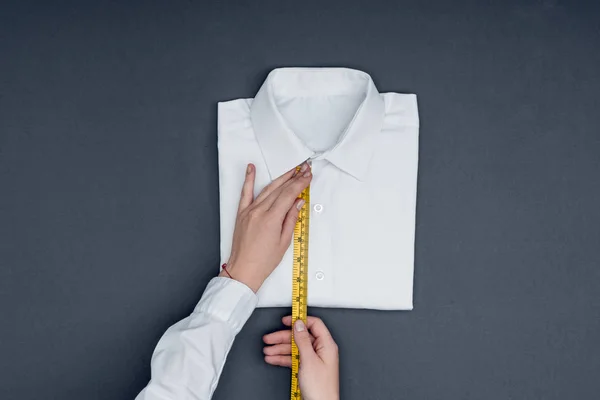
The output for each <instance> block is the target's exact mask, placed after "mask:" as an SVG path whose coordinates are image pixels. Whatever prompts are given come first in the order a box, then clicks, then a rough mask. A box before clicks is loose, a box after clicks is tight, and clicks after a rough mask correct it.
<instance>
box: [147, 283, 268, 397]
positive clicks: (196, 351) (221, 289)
mask: <svg viewBox="0 0 600 400" xmlns="http://www.w3.org/2000/svg"><path fill="white" fill-rule="evenodd" d="M257 302H258V298H257V296H256V294H255V293H254V292H253V291H252V290H251V289H250V288H248V287H247V286H246V285H244V284H243V283H240V282H238V281H235V280H233V279H229V278H220V277H219V278H213V279H212V280H211V281H210V283H209V284H208V286H207V287H206V290H205V291H204V294H203V295H202V298H201V299H200V302H199V303H198V305H197V306H196V308H195V309H194V312H192V314H191V315H190V316H189V317H187V318H185V319H183V320H181V321H179V322H178V323H176V324H175V325H173V326H171V327H170V328H169V329H168V330H167V331H166V332H165V334H164V335H163V336H162V338H161V339H160V341H159V342H158V344H157V346H156V349H155V350H154V354H153V355H152V362H151V380H150V383H148V386H147V387H146V388H145V389H144V390H142V392H141V393H140V394H139V395H138V396H137V397H136V400H208V399H210V398H211V397H212V395H213V392H214V390H215V388H216V387H217V383H218V381H219V376H220V375H221V371H222V370H223V365H224V364H225V359H226V358H227V354H228V353H229V350H230V349H231V345H232V344H233V340H234V339H235V336H236V335H237V334H238V333H239V331H240V330H241V329H242V327H243V326H244V324H245V323H246V321H247V320H248V318H249V317H250V315H251V314H252V312H253V311H254V309H255V308H256V304H257Z"/></svg>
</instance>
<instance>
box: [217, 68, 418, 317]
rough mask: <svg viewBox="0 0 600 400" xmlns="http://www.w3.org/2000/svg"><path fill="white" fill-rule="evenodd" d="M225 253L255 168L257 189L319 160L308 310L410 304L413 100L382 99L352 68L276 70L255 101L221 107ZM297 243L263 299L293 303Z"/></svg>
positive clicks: (262, 293)
mask: <svg viewBox="0 0 600 400" xmlns="http://www.w3.org/2000/svg"><path fill="white" fill-rule="evenodd" d="M218 111H219V114H218V121H219V122H218V125H219V126H218V136H219V140H218V143H219V182H220V200H221V257H222V260H223V262H226V261H227V258H228V257H229V254H230V251H231V240H232V237H233V228H234V225H235V217H236V211H237V206H238V202H239V197H240V191H241V187H242V183H243V179H244V171H245V168H246V164H247V163H250V162H252V163H254V164H255V165H256V171H257V174H256V186H255V191H256V194H258V193H259V192H260V191H261V190H262V189H263V188H264V186H266V185H267V184H268V183H269V182H271V181H272V179H274V178H276V177H278V176H280V175H281V174H283V173H284V172H286V171H287V170H289V169H291V168H293V167H294V166H296V165H298V164H300V163H301V162H303V161H304V160H306V159H309V158H310V159H311V160H312V171H313V175H314V176H313V180H312V183H311V189H310V195H311V205H310V206H311V216H310V218H311V219H310V236H309V237H310V243H309V270H310V271H309V282H308V287H309V289H308V304H309V305H310V306H321V307H348V308H372V309H383V310H388V309H389V310H407V309H412V293H413V259H414V233H415V207H416V188H417V161H418V136H419V117H418V112H417V100H416V96H415V95H413V94H397V93H386V94H380V93H379V92H378V91H377V89H376V87H375V85H374V84H373V81H372V80H371V77H370V76H369V75H368V74H366V73H364V72H361V71H356V70H351V69H345V68H284V69H276V70H274V71H272V72H271V73H270V74H269V76H268V77H267V80H266V81H265V83H264V84H263V86H262V87H261V88H260V90H259V91H258V93H257V94H256V97H255V98H254V99H239V100H233V101H227V102H222V103H219V109H218ZM292 253H293V251H292V247H291V246H290V248H289V249H288V251H287V253H286V255H285V257H284V258H283V261H282V262H281V264H280V265H279V266H278V267H277V269H276V270H275V272H274V273H273V274H272V275H271V276H270V277H269V279H267V281H266V282H265V284H264V285H263V286H262V288H261V289H260V291H259V292H258V297H259V303H258V306H259V307H273V306H290V305H291V281H292V277H291V276H292Z"/></svg>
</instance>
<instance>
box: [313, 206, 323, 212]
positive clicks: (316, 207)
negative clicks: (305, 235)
mask: <svg viewBox="0 0 600 400" xmlns="http://www.w3.org/2000/svg"><path fill="white" fill-rule="evenodd" d="M313 209H314V210H315V212H318V213H320V212H321V211H323V205H321V204H315V206H314V207H313Z"/></svg>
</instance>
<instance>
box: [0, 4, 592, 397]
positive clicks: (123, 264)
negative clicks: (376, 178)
mask: <svg viewBox="0 0 600 400" xmlns="http://www.w3.org/2000/svg"><path fill="white" fill-rule="evenodd" d="M49 3H50V2H40V3H39V4H34V3H28V2H18V3H17V2H14V3H6V2H3V3H2V5H1V6H0V151H1V154H0V184H1V186H0V190H1V196H0V252H1V253H0V262H1V264H2V265H1V268H0V296H1V298H0V315H1V317H2V318H1V321H2V322H1V325H0V327H1V334H0V354H1V358H0V398H2V399H19V400H29V399H39V398H47V399H88V400H94V399H123V400H125V399H132V398H133V397H134V396H135V394H136V393H137V392H138V391H139V390H140V389H141V388H142V387H143V386H144V384H145V383H146V382H147V380H148V378H149V361H150V356H151V352H152V349H153V347H154V345H155V344H156V341H157V340H158V338H159V336H160V335H161V334H162V332H163V331H164V330H165V329H166V328H167V327H168V326H169V325H171V324H172V323H174V322H175V321H177V320H178V319H180V318H182V317H184V316H185V315H186V314H187V313H189V312H190V311H191V309H192V308H193V306H194V304H195V303H196V301H197V300H198V299H199V297H200V295H201V293H202V290H203V288H204V287H205V285H206V283H207V282H208V280H209V279H210V277H211V276H213V275H214V273H215V271H216V269H217V264H218V245H219V227H218V205H219V203H218V184H217V158H216V157H217V151H216V102H217V101H219V100H226V99H232V98H238V97H246V96H252V95H253V94H254V93H255V92H256V90H257V89H258V87H259V86H260V84H261V82H262V81H263V79H264V78H265V77H266V74H267V72H268V71H269V70H270V69H272V68H274V67H277V66H349V67H355V68H359V69H362V70H365V71H367V72H369V73H370V74H371V75H372V76H373V78H374V79H375V82H376V84H377V85H378V87H379V89H380V90H382V91H407V92H414V93H417V94H418V96H419V105H420V115H421V121H422V126H421V142H420V143H421V151H420V165H419V168H420V171H419V172H420V175H419V200H418V226H417V245H416V283H415V285H416V286H415V310H414V311H413V312H376V311H354V310H322V309H319V310H317V309H314V310H312V312H313V313H314V314H316V315H319V316H322V317H324V318H325V320H326V321H327V323H328V324H329V326H330V327H331V330H332V331H333V334H334V335H335V338H336V339H337V340H338V342H339V345H340V348H341V360H342V366H341V373H342V375H341V376H342V392H343V393H342V394H343V398H344V399H345V400H348V399H360V400H367V399H445V400H459V399H486V400H495V399H498V400H500V399H528V400H529V399H545V400H555V399H578V400H587V399H597V398H598V393H599V392H600V380H599V379H598V376H599V375H600V289H599V284H600V265H599V264H600V254H599V247H600V246H599V245H600V232H599V231H600V228H599V225H600V222H599V220H600V211H599V205H600V112H599V111H598V104H599V102H598V93H600V73H599V71H600V51H599V48H600V28H599V22H598V21H599V19H598V12H599V11H600V10H599V7H598V6H597V5H596V3H594V2H571V1H569V2H567V1H544V2H539V1H520V2H513V1H498V2H492V1H486V2H480V1H471V2H467V1H462V2H446V1H439V2H427V4H425V2H418V1H412V2H401V1H392V0H390V1H368V2H361V1H358V0H352V1H349V0H347V1H338V2H335V3H332V2H320V1H313V0H309V1H303V2H294V3H292V2H283V1H275V0H269V1H254V2H252V1H246V2H241V1H239V2H231V1H220V2H218V4H212V5H208V4H209V2H204V3H202V2H191V1H186V2H175V1H172V2H164V3H161V2H143V3H142V2H138V3H133V2H127V4H121V3H125V2H88V3H87V4H86V3H82V2H54V3H55V4H54V5H50V4H49ZM373 273H374V274H376V273H377V266H373ZM382 278H383V279H385V277H382ZM284 313H285V310H283V309H271V310H259V311H257V312H256V313H255V314H254V316H253V317H252V318H251V320H250V321H249V323H248V325H247V326H246V327H245V328H244V330H243V332H242V333H241V335H240V337H239V339H238V340H237V342H236V343H235V345H234V348H233V350H232V352H231V355H230V357H229V362H228V363H227V365H226V367H225V370H224V374H223V376H222V380H221V384H220V386H219V388H218V389H217V392H216V395H215V398H216V399H219V400H220V399H233V398H242V395H245V397H244V398H248V399H285V398H287V393H288V379H289V372H288V371H287V370H283V369H281V370H280V369H276V368H274V367H269V366H266V365H265V364H264V363H263V361H262V356H261V348H262V344H261V335H262V334H264V333H266V332H269V331H271V330H273V329H276V328H279V327H280V325H279V321H278V319H279V317H280V316H282V315H284Z"/></svg>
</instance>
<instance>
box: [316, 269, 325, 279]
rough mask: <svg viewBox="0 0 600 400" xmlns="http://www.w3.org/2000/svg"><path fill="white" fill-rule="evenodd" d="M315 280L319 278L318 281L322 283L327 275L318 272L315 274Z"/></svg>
mask: <svg viewBox="0 0 600 400" xmlns="http://www.w3.org/2000/svg"><path fill="white" fill-rule="evenodd" d="M315 278H317V280H318V281H322V280H323V279H325V274H324V273H323V271H317V273H316V274H315Z"/></svg>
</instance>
